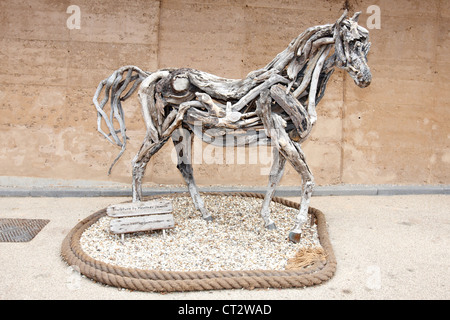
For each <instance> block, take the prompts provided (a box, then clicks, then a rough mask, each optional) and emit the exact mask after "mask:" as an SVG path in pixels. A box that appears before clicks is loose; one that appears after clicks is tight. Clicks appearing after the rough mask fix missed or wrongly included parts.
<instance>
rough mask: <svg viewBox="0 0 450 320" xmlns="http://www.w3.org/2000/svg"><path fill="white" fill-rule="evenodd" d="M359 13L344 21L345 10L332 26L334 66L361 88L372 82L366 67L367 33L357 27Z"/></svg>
mask: <svg viewBox="0 0 450 320" xmlns="http://www.w3.org/2000/svg"><path fill="white" fill-rule="evenodd" d="M360 14H361V12H357V13H355V14H354V16H353V17H352V18H350V19H345V17H346V16H347V10H346V11H345V12H344V14H343V15H342V16H341V17H340V18H339V19H338V20H337V21H336V23H335V25H334V35H333V36H334V41H335V54H336V65H337V66H338V67H339V68H341V69H343V70H346V71H347V72H348V73H349V74H350V76H351V77H352V78H353V80H354V81H355V83H356V85H358V86H359V87H361V88H365V87H367V86H368V85H369V84H370V82H371V81H372V73H371V72H370V68H369V66H368V65H367V54H368V52H369V49H370V42H369V31H368V30H367V29H365V28H363V27H361V26H360V25H358V18H359V15H360Z"/></svg>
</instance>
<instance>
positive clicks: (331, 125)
mask: <svg viewBox="0 0 450 320" xmlns="http://www.w3.org/2000/svg"><path fill="white" fill-rule="evenodd" d="M345 3H348V4H349V5H350V6H351V8H350V9H351V13H352V12H353V11H354V10H361V11H363V14H362V16H361V18H360V24H361V25H362V26H366V22H367V18H368V17H369V14H367V13H366V10H367V8H368V6H369V5H373V4H376V5H378V6H379V7H380V9H381V29H379V30H378V29H373V30H371V41H372V50H371V53H370V55H369V64H370V66H371V68H372V72H373V82H372V85H371V86H370V87H368V88H366V89H364V90H362V89H360V88H358V87H356V86H355V85H354V84H353V81H351V79H350V77H349V76H347V75H346V74H345V73H343V72H340V71H338V72H336V73H335V74H334V75H333V77H332V79H331V80H330V83H329V85H328V89H327V93H326V95H325V98H324V99H323V100H322V102H321V103H320V105H319V107H318V113H319V120H318V122H317V127H316V128H315V129H314V131H313V133H312V136H311V140H310V141H308V142H306V143H305V144H304V149H305V153H306V156H307V159H308V163H309V164H310V166H311V169H312V171H313V172H314V174H315V177H316V182H317V184H319V185H327V184H341V183H344V184H416V185H422V184H431V185H435V184H449V183H450V171H449V170H448V167H449V165H450V147H449V140H450V136H449V131H448V123H449V122H450V111H449V110H450V108H449V101H450V90H449V74H450V58H449V56H448V54H447V52H448V51H449V49H450V32H449V28H450V4H449V2H448V1H445V0H433V1H419V0H411V1H406V0H401V1H387V0H378V1H373V0H371V1H369V0H362V1H343V0H342V1H339V0H333V1H326V0H314V1H312V0H288V1H282V2H280V1H275V0H274V1H271V0H241V1H228V0H214V1H212V0H189V1H180V0H161V1H145V0H138V1H134V0H133V1H132V0H119V1H112V0H106V1H102V2H95V3H94V2H92V1H88V0H83V1H77V3H76V4H77V5H78V6H79V7H80V9H81V29H79V30H69V29H68V28H67V27H66V20H67V19H68V18H69V16H70V14H68V13H66V9H67V7H68V6H69V5H72V4H74V3H72V2H71V1H68V0H64V1H60V0H58V1H56V0H38V1H31V0H29V1H15V0H3V1H1V2H0V110H1V117H0V130H1V136H2V139H1V140H0V147H1V152H0V168H1V169H0V175H4V176H6V175H8V176H29V177H42V178H58V179H85V180H90V179H91V180H103V181H115V182H122V183H128V182H129V179H130V176H131V171H130V161H131V159H132V157H133V156H134V154H135V153H136V152H137V150H138V148H139V146H140V143H141V141H142V139H143V137H144V131H143V129H144V124H143V122H142V120H141V115H140V109H139V103H138V100H137V97H136V96H134V97H132V98H131V99H130V100H129V101H127V102H126V103H125V106H124V107H125V112H126V116H125V117H126V121H127V128H128V131H127V134H128V135H129V137H130V138H131V140H130V141H129V145H128V149H127V151H126V153H125V155H124V156H123V157H122V160H121V161H120V162H119V163H118V164H117V166H116V168H115V170H114V171H113V174H112V175H111V176H110V177H108V176H107V175H106V172H107V169H108V167H109V165H110V163H111V162H112V160H113V159H114V157H115V155H116V154H117V153H118V151H119V150H118V149H117V148H116V147H114V146H112V145H111V144H109V143H108V142H107V141H106V140H105V139H104V138H103V137H102V136H101V135H100V134H99V133H97V131H96V119H95V111H94V110H95V109H94V106H93V104H92V101H91V100H92V96H93V94H94V92H95V89H96V87H97V85H98V83H99V82H100V81H101V80H102V79H104V78H106V77H107V76H109V75H110V74H111V73H112V72H113V71H114V70H116V69H117V68H118V67H120V66H123V65H128V64H134V65H137V66H139V67H141V68H142V69H145V70H149V71H153V70H156V69H158V68H162V67H193V68H198V69H202V70H205V71H208V72H212V73H215V74H217V75H221V76H224V77H230V78H240V77H243V76H245V75H246V74H247V73H248V72H249V71H252V70H254V69H257V68H260V67H262V66H264V65H265V64H266V63H267V62H268V61H270V60H271V59H272V58H273V57H274V56H275V55H276V54H277V53H279V52H281V51H282V50H283V49H284V48H285V47H286V46H287V45H288V43H289V41H290V40H291V39H292V38H294V37H295V36H297V35H298V34H299V33H301V32H302V31H303V30H304V29H305V28H307V27H309V26H312V25H317V24H324V23H332V22H334V21H335V20H336V19H337V18H338V16H339V15H340V12H341V9H342V8H343V6H344V4H345ZM197 145H198V148H197V152H195V150H194V155H196V156H197V160H198V161H197V164H195V166H194V170H195V172H196V178H197V180H198V184H200V185H209V184H217V185H220V184H225V185H232V184H244V183H245V184H249V185H266V183H267V174H268V170H269V168H270V150H266V149H260V150H258V149H256V148H251V149H250V150H249V151H246V152H242V151H235V153H234V155H230V154H225V153H221V152H220V151H217V150H216V151H213V150H212V149H211V148H209V149H208V147H207V145H205V144H202V143H201V142H198V143H197ZM172 150H173V147H172V145H171V144H167V145H166V146H165V147H164V148H163V149H162V150H161V152H160V153H158V154H157V155H156V156H155V157H154V159H152V161H151V163H150V164H149V166H148V173H147V176H146V182H149V183H156V184H157V183H163V184H177V183H182V182H183V180H182V178H181V175H180V174H179V173H178V171H177V170H176V168H175V164H174V163H173V161H172ZM238 152H239V156H238V155H237V154H238ZM220 162H225V165H221V164H220ZM199 163H201V164H199ZM299 179H300V178H299V176H298V175H297V173H296V172H294V170H293V169H292V168H291V167H290V166H289V167H288V169H287V171H286V174H285V177H284V178H283V180H282V184H283V185H299Z"/></svg>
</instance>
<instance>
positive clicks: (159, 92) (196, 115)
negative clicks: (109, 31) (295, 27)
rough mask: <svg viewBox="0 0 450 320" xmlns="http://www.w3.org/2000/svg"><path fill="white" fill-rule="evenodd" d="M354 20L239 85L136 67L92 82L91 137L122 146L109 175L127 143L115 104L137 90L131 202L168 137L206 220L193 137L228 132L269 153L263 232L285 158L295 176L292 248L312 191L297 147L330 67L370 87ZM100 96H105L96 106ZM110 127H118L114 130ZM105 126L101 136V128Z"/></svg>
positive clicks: (307, 41)
mask: <svg viewBox="0 0 450 320" xmlns="http://www.w3.org/2000/svg"><path fill="white" fill-rule="evenodd" d="M359 14H360V13H356V14H355V15H354V16H353V17H352V18H350V19H347V18H346V16H347V12H344V14H343V15H342V16H341V17H340V18H339V19H338V20H337V21H336V23H334V24H326V25H321V26H316V27H312V28H309V29H307V30H306V31H305V32H303V33H302V34H300V35H299V36H298V37H296V38H295V39H293V40H292V41H291V43H290V44H289V46H288V47H287V48H286V49H285V50H284V51H283V52H281V53H279V54H278V55H277V56H276V57H275V58H274V59H273V60H272V61H271V62H270V63H269V64H267V65H266V66H265V67H264V68H262V69H259V70H256V71H252V72H250V73H249V74H248V75H247V77H246V78H245V79H239V80H234V79H225V78H221V77H217V76H215V75H212V74H209V73H206V72H202V71H199V70H194V69H188V68H183V69H161V70H158V71H156V72H153V73H151V72H145V71H142V70H141V69H139V68H138V67H135V66H124V67H122V68H120V69H118V70H116V71H115V72H114V73H113V74H112V75H111V76H110V77H108V78H107V79H105V80H103V81H102V82H101V83H100V84H99V86H98V88H97V91H96V93H95V96H94V99H93V101H94V104H95V106H96V109H97V113H98V121H97V122H98V131H99V132H100V133H102V134H103V135H104V136H105V138H106V139H108V140H109V141H110V142H112V143H113V144H117V145H118V146H120V147H121V148H122V149H121V152H120V153H119V155H118V156H117V158H116V159H115V160H114V162H113V164H112V165H111V168H110V171H109V173H110V172H111V169H112V167H113V166H114V164H115V163H116V162H117V160H118V159H119V158H120V156H121V155H122V154H123V152H124V150H125V147H126V142H127V136H126V127H125V121H124V112H123V109H122V104H121V103H122V101H124V100H126V99H128V98H129V97H130V96H131V95H132V94H133V93H134V92H135V91H136V90H137V91H138V95H139V100H140V103H141V105H142V114H143V118H144V121H145V125H146V129H147V133H146V137H145V139H144V142H143V144H142V146H141V148H140V150H139V152H138V153H137V155H136V156H135V157H134V159H133V162H132V165H133V182H132V190H133V201H140V200H141V198H142V190H141V180H142V177H143V175H144V173H145V168H146V166H147V163H148V162H149V161H150V158H151V157H152V156H153V155H154V154H155V153H156V152H157V151H158V150H159V149H160V148H161V147H162V146H163V145H164V144H165V143H166V142H167V141H168V140H169V139H170V138H172V140H173V142H174V144H175V147H176V150H177V155H178V165H177V167H178V169H179V170H180V171H181V174H182V175H183V178H184V179H185V181H186V183H187V185H188V188H189V192H190V194H191V196H192V200H193V202H194V205H195V207H196V209H198V210H199V211H200V212H201V214H202V216H203V218H204V219H205V220H212V217H211V215H210V213H209V212H208V210H207V209H206V208H205V206H204V203H203V201H202V198H201V197H200V194H199V192H198V189H197V186H196V184H195V181H194V177H193V170H192V165H191V159H190V155H191V141H192V135H193V134H194V133H195V134H197V133H198V131H199V130H198V129H200V133H201V134H200V137H201V138H202V139H203V140H204V141H206V142H209V143H211V142H213V141H216V142H217V141H223V140H220V139H218V138H219V137H223V136H224V135H230V134H231V135H235V136H236V139H233V140H234V141H237V145H248V144H250V143H254V142H259V143H265V144H267V145H272V146H273V147H274V148H273V150H274V161H273V165H272V169H271V172H270V178H269V179H270V181H269V186H268V190H267V193H266V196H265V199H264V202H263V205H262V208H261V216H262V218H263V220H264V224H265V227H266V228H267V229H275V224H274V222H273V220H272V219H271V218H270V211H269V204H270V201H271V199H272V196H273V194H274V191H275V187H276V185H277V183H278V182H279V181H280V179H281V177H282V175H283V171H284V166H285V163H286V160H288V161H289V162H290V163H291V164H292V166H293V168H295V170H296V171H297V172H298V173H299V174H300V176H301V180H302V192H301V198H302V200H301V205H300V210H299V213H298V214H297V215H296V217H295V225H294V227H293V229H292V230H291V231H290V233H289V239H290V240H291V241H293V242H298V241H299V240H300V237H301V232H302V231H301V230H302V229H301V228H302V225H303V224H304V223H305V222H306V221H307V213H308V207H309V201H310V197H311V193H312V191H313V187H314V178H313V175H312V174H311V171H310V169H309V168H308V165H307V164H306V161H305V156H304V154H303V152H302V149H301V147H300V144H301V143H302V142H303V141H304V140H305V139H306V138H307V137H308V136H309V134H310V132H311V128H312V127H313V126H314V123H315V122H316V120H317V114H316V105H317V104H318V103H319V101H320V100H321V99H322V97H323V95H324V92H325V88H326V85H327V82H328V79H329V78H330V76H331V74H332V73H333V71H334V67H335V66H337V67H338V68H341V69H343V70H345V71H347V72H348V73H349V74H350V76H351V77H352V78H353V80H354V82H355V83H356V84H357V85H358V86H359V87H361V88H364V87H366V86H368V85H369V84H370V82H371V78H372V76H371V73H370V69H369V67H368V65H367V53H368V51H369V48H370V43H369V41H368V36H369V32H368V31H367V30H366V29H365V28H363V27H361V26H359V25H358V23H357V22H358V16H359ZM333 49H334V50H333ZM103 91H104V98H103V99H102V100H101V101H99V96H100V94H101V93H102V92H103ZM108 101H110V104H111V110H110V116H109V117H108V115H107V114H106V112H105V110H104V108H105V105H106V103H107V102H108ZM102 120H103V121H104V124H103V123H102ZM114 123H118V124H119V126H120V128H119V129H117V130H116V129H115V127H114ZM105 125H106V127H107V129H108V130H109V133H108V134H107V133H105V132H104V131H103V129H102V126H103V127H104V126H105ZM116 126H117V125H116ZM261 132H263V133H264V134H265V135H264V138H261V137H262V135H261V134H260V133H261ZM227 141H229V139H227Z"/></svg>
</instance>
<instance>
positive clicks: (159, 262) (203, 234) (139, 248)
mask: <svg viewBox="0 0 450 320" xmlns="http://www.w3.org/2000/svg"><path fill="white" fill-rule="evenodd" d="M161 199H168V200H170V201H172V204H173V215H174V219H175V228H174V229H170V230H166V238H165V239H164V238H163V233H162V231H161V230H156V231H147V232H137V233H130V234H125V242H124V243H122V242H121V240H120V236H117V235H113V234H110V233H109V224H110V221H111V219H112V218H110V217H108V216H105V217H102V218H101V219H99V220H98V221H97V222H96V223H94V224H93V225H92V226H90V227H89V228H88V229H86V230H85V231H84V233H83V234H82V236H81V239H80V243H81V247H82V249H83V251H84V252H85V253H86V254H88V255H89V256H91V257H92V258H94V259H96V260H100V261H103V262H105V263H109V264H111V265H116V266H121V267H128V268H138V269H145V270H161V271H178V272H180V271H220V270H283V269H284V268H285V267H286V263H287V260H288V259H290V258H292V257H294V256H295V253H296V252H297V251H298V250H300V249H302V248H311V247H320V243H319V239H318V236H317V226H316V225H315V224H314V225H313V226H311V227H309V224H308V226H307V227H305V229H304V230H303V236H302V239H301V241H300V243H298V244H294V243H291V242H289V241H288V239H287V236H288V233H289V230H290V229H291V228H292V227H293V224H294V222H293V221H294V220H293V219H294V216H295V215H296V214H297V212H298V210H296V209H292V208H289V207H286V206H284V205H282V204H279V203H275V202H272V203H271V206H270V208H271V212H272V214H271V218H272V219H273V220H274V221H275V224H276V226H277V229H276V230H266V229H265V228H264V225H263V221H262V218H261V217H260V215H259V210H260V208H261V205H262V199H256V198H246V197H239V196H213V195H208V196H203V199H204V202H205V206H206V208H207V209H208V210H209V211H210V212H211V214H212V216H213V217H214V221H213V222H206V221H204V220H203V219H202V218H201V216H200V213H199V212H198V211H196V210H195V208H194V205H193V203H192V200H191V198H190V197H187V196H183V197H169V198H164V197H162V198H161Z"/></svg>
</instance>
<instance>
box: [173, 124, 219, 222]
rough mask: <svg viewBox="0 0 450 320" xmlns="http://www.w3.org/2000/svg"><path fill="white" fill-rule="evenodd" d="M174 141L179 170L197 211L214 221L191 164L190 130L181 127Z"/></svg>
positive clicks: (176, 132)
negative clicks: (206, 206)
mask: <svg viewBox="0 0 450 320" xmlns="http://www.w3.org/2000/svg"><path fill="white" fill-rule="evenodd" d="M172 141H173V143H174V145H175V150H176V153H177V158H178V164H177V168H178V170H180V172H181V175H182V176H183V179H184V180H185V181H186V184H187V185H188V189H189V193H190V194H191V198H192V201H193V202H194V206H195V209H197V210H198V211H200V212H201V214H202V218H203V219H204V220H206V221H212V220H213V218H212V216H211V214H210V213H209V211H208V210H206V208H205V204H204V202H203V199H202V198H201V196H200V193H199V191H198V188H197V185H196V184H195V180H194V170H193V168H192V164H191V149H192V133H191V132H190V131H189V130H187V129H184V128H182V127H180V128H178V129H175V131H174V132H173V134H172Z"/></svg>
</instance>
